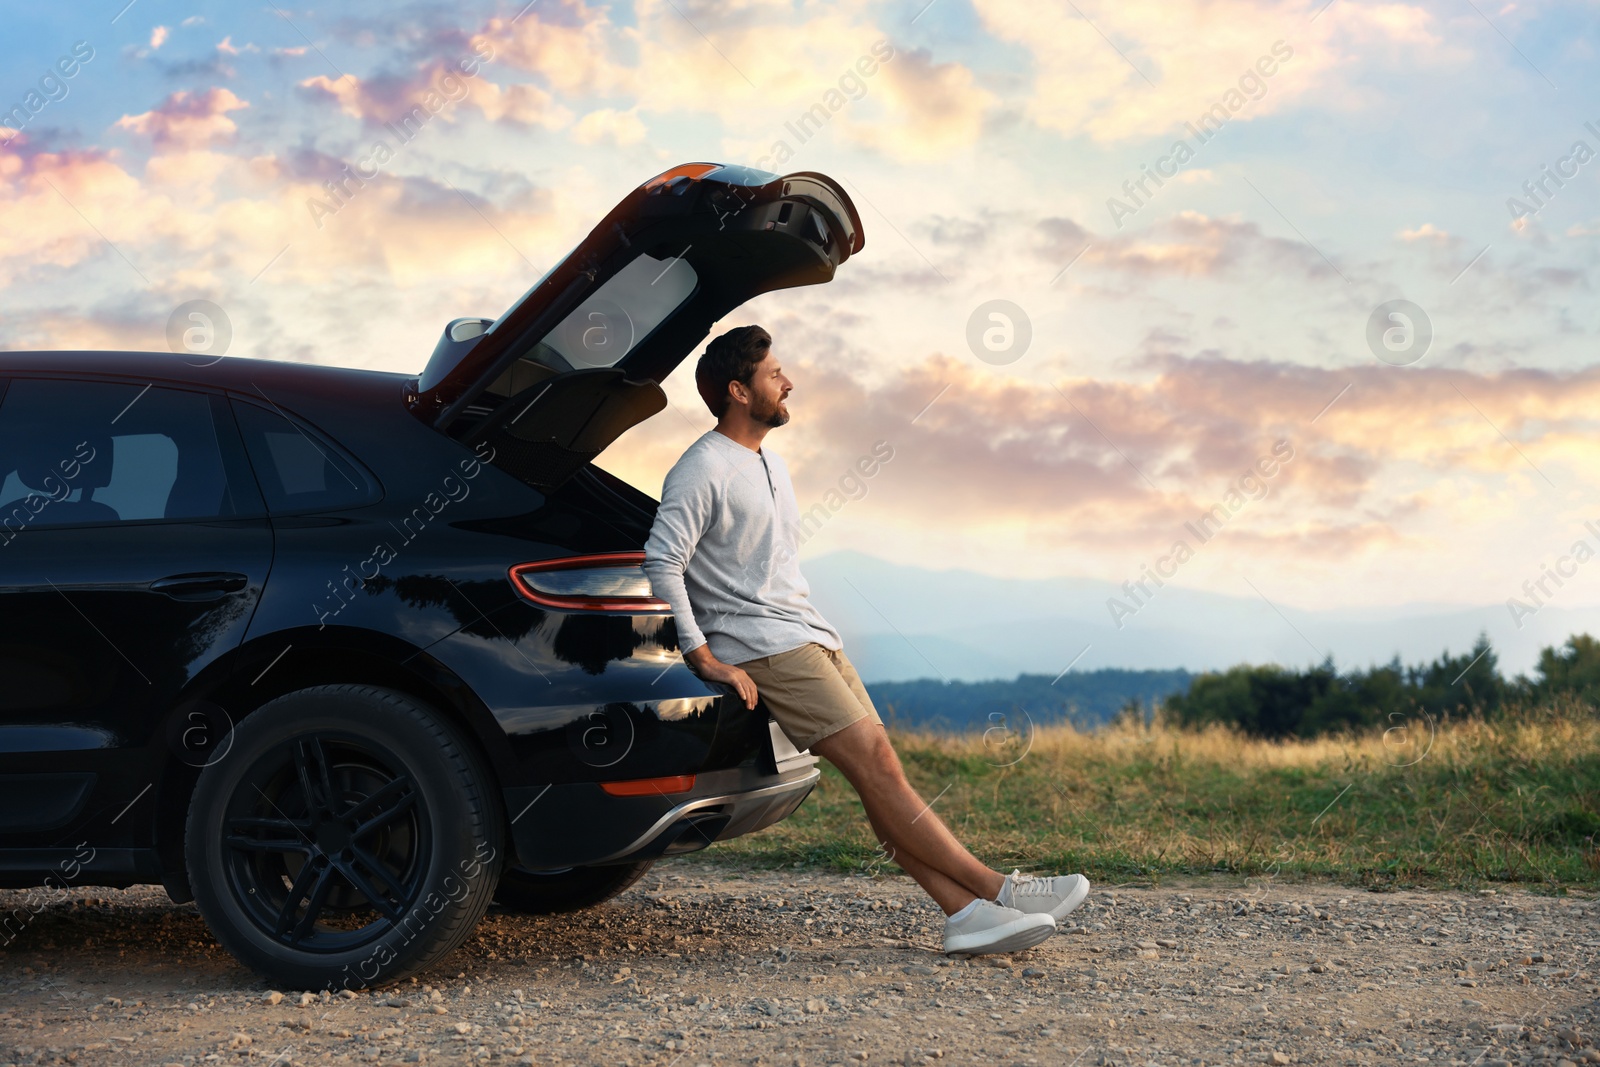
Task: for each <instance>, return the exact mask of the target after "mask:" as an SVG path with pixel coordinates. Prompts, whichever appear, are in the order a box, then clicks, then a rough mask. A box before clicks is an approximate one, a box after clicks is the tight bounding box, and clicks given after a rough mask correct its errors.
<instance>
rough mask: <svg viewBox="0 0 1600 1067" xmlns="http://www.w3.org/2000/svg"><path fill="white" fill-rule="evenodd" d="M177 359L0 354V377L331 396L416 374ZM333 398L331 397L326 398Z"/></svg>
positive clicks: (385, 388)
mask: <svg viewBox="0 0 1600 1067" xmlns="http://www.w3.org/2000/svg"><path fill="white" fill-rule="evenodd" d="M210 359H211V357H207V356H180V355H177V354H175V353H172V352H99V351H76V352H0V376H4V375H7V374H30V375H32V374H61V375H65V376H69V377H73V376H78V375H83V376H92V377H101V376H107V377H132V378H144V379H147V380H149V381H152V382H154V381H162V382H169V383H173V384H179V385H197V386H206V387H210V388H213V389H219V388H220V389H231V390H234V391H236V392H241V393H254V392H257V391H258V390H259V389H261V388H263V387H265V386H266V385H268V384H270V385H272V386H275V387H277V388H280V389H289V390H291V391H293V392H296V393H308V394H312V395H320V396H324V397H330V394H333V395H335V396H337V395H345V396H348V395H351V394H353V393H362V394H370V393H372V392H379V393H384V394H388V395H396V394H398V392H399V391H400V390H401V389H402V388H403V386H404V384H405V383H406V382H407V381H409V380H411V379H412V378H414V377H415V376H414V375H409V374H402V373H399V372H394V371H379V370H367V369H364V368H360V367H333V366H325V365H322V364H315V363H293V362H290V361H288V360H277V359H251V358H247V357H244V356H224V357H222V358H220V359H217V360H216V361H215V362H208V361H209V360H210ZM330 398H331V397H330Z"/></svg>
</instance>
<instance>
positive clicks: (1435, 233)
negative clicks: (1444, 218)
mask: <svg viewBox="0 0 1600 1067" xmlns="http://www.w3.org/2000/svg"><path fill="white" fill-rule="evenodd" d="M1400 240H1402V241H1406V242H1412V241H1432V242H1436V243H1439V244H1449V243H1451V242H1453V241H1455V240H1457V238H1455V237H1453V236H1451V235H1450V234H1449V233H1448V232H1447V231H1445V230H1441V229H1438V228H1437V227H1435V226H1434V224H1433V223H1431V222H1424V223H1423V224H1422V225H1421V226H1418V227H1417V228H1416V229H1414V230H1401V231H1400Z"/></svg>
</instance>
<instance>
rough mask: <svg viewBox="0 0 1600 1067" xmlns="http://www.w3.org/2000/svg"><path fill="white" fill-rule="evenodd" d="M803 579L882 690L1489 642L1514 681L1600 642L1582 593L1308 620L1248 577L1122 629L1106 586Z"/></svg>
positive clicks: (1348, 662)
mask: <svg viewBox="0 0 1600 1067" xmlns="http://www.w3.org/2000/svg"><path fill="white" fill-rule="evenodd" d="M802 567H803V568H804V571H805V575H806V578H807V580H808V581H809V582H810V584H811V599H812V600H813V602H815V603H816V605H817V607H818V608H820V609H821V610H822V615H823V617H824V618H826V619H827V620H828V621H829V622H830V623H832V624H833V625H834V626H835V627H837V628H838V630H839V633H840V634H841V635H842V636H843V637H844V645H845V651H846V652H847V653H848V654H849V656H850V659H851V662H853V663H854V664H855V666H856V670H858V671H860V672H861V677H862V678H863V679H864V680H866V681H867V682H868V684H869V685H870V684H871V683H873V682H880V683H881V682H890V681H894V682H899V681H907V680H911V679H919V678H937V679H946V680H951V681H955V680H961V681H968V682H971V681H977V680H980V679H985V678H1002V679H1010V678H1016V677H1017V675H1019V674H1028V673H1041V672H1042V673H1044V674H1045V676H1046V677H1045V681H1046V682H1048V681H1049V680H1050V679H1052V678H1054V677H1055V676H1056V675H1057V674H1058V673H1060V671H1061V670H1062V669H1063V668H1065V667H1066V666H1067V665H1068V664H1069V663H1071V664H1075V666H1074V667H1073V669H1072V674H1079V673H1080V672H1083V673H1085V674H1086V673H1088V672H1091V671H1095V670H1097V669H1100V668H1106V667H1114V668H1122V669H1125V670H1130V671H1138V670H1155V671H1161V670H1168V669H1171V668H1180V667H1181V668H1183V669H1185V670H1188V671H1193V672H1199V671H1206V670H1225V669H1227V668H1228V667H1232V666H1234V665H1235V664H1241V663H1251V664H1265V663H1277V664H1281V665H1283V666H1285V667H1291V668H1298V667H1306V666H1310V665H1313V664H1316V663H1319V662H1320V661H1321V660H1322V658H1323V657H1324V656H1326V655H1332V656H1333V658H1334V662H1335V663H1336V665H1337V666H1338V667H1339V669H1340V670H1346V669H1349V668H1351V667H1362V666H1371V665H1375V664H1383V663H1387V662H1389V660H1390V659H1392V658H1393V657H1394V656H1396V655H1398V656H1400V657H1401V659H1402V660H1403V661H1404V662H1407V663H1416V662H1424V663H1426V662H1429V661H1431V660H1433V659H1434V657H1436V656H1438V655H1439V654H1440V653H1442V652H1446V651H1448V652H1450V653H1452V654H1456V653H1460V652H1462V651H1464V650H1465V649H1468V648H1471V647H1472V645H1473V643H1474V642H1475V641H1476V640H1477V637H1478V634H1479V633H1484V632H1486V633H1487V634H1488V635H1489V639H1490V641H1492V642H1493V644H1494V649H1495V653H1496V654H1497V655H1498V656H1499V657H1500V669H1501V670H1502V671H1503V672H1504V673H1505V674H1506V675H1507V676H1512V675H1516V674H1518V673H1523V672H1528V671H1531V670H1533V668H1534V665H1535V663H1536V662H1537V660H1538V657H1539V651H1540V649H1542V648H1545V647H1547V646H1560V645H1561V644H1563V643H1564V642H1565V641H1566V640H1567V638H1568V637H1569V636H1571V635H1572V634H1577V633H1590V634H1600V607H1596V606H1587V605H1584V604H1583V603H1581V602H1579V601H1578V599H1577V596H1576V594H1574V595H1573V599H1572V602H1571V603H1570V604H1569V603H1568V602H1566V601H1563V602H1562V603H1561V604H1547V605H1545V606H1544V607H1543V608H1541V609H1540V611H1539V613H1538V614H1537V615H1536V616H1534V617H1532V618H1524V619H1522V620H1521V622H1522V626H1521V627H1520V628H1519V627H1518V626H1517V625H1516V623H1515V622H1514V621H1513V620H1512V618H1511V615H1510V613H1509V612H1508V611H1507V610H1506V607H1505V605H1504V604H1481V605H1470V604H1447V603H1429V604H1415V603H1411V604H1394V605H1387V606H1382V605H1374V606H1371V607H1365V608H1338V609H1329V610H1320V611H1305V610H1301V609H1298V608H1295V607H1293V606H1291V605H1290V604H1288V603H1284V602H1278V603H1276V604H1270V603H1268V602H1267V601H1265V600H1263V599H1262V597H1261V596H1260V595H1259V594H1258V593H1256V592H1255V591H1254V590H1252V589H1251V588H1250V587H1249V586H1248V585H1246V584H1245V582H1244V581H1243V579H1242V578H1241V579H1240V582H1239V590H1238V595H1227V594H1224V593H1217V592H1209V591H1205V590H1199V589H1189V588H1185V587H1183V586H1181V585H1179V584H1177V583H1176V582H1168V583H1167V585H1166V587H1165V588H1163V589H1161V590H1160V592H1159V594H1158V595H1157V596H1156V597H1155V599H1154V600H1153V601H1152V602H1151V603H1150V604H1148V605H1147V606H1145V607H1144V608H1143V609H1142V610H1140V611H1139V613H1138V614H1137V615H1136V616H1134V617H1132V618H1126V619H1124V620H1122V621H1123V622H1124V625H1123V627H1122V628H1121V629H1119V628H1117V626H1116V625H1115V624H1114V623H1113V621H1112V619H1111V615H1110V613H1109V611H1108V609H1107V608H1106V601H1107V600H1108V599H1110V598H1112V597H1118V598H1123V599H1126V598H1127V593H1126V592H1124V591H1123V590H1122V588H1121V587H1120V586H1117V585H1114V584H1113V583H1112V582H1110V581H1102V580H1100V579H1094V578H1041V577H1017V578H995V577H991V576H989V575H985V574H979V573H977V572H974V571H970V570H963V569H960V568H952V569H949V570H930V569H926V568H922V567H915V566H910V565H907V564H904V563H895V562H891V561H889V560H885V559H880V558H877V557H875V556H869V555H866V554H865V553H861V552H854V551H836V552H829V553H826V554H823V555H820V556H817V557H815V558H814V559H808V560H805V561H804V562H803V563H802ZM1118 577H1121V576H1120V575H1119V576H1118ZM1329 580H1330V581H1336V580H1337V579H1336V578H1332V577H1330V579H1329ZM1269 595H1270V591H1269ZM1563 595H1565V594H1563ZM1072 674H1069V675H1067V676H1066V677H1064V678H1062V679H1061V681H1060V682H1059V683H1058V684H1057V685H1056V687H1055V688H1056V689H1057V690H1060V688H1061V686H1063V685H1066V684H1067V679H1068V678H1071V677H1072ZM1005 684H1011V683H1005Z"/></svg>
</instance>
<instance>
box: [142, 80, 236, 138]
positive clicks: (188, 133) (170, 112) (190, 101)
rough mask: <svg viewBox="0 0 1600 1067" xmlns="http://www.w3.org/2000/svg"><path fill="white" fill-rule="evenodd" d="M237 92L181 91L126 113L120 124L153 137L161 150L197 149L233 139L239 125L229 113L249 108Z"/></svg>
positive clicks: (222, 90)
mask: <svg viewBox="0 0 1600 1067" xmlns="http://www.w3.org/2000/svg"><path fill="white" fill-rule="evenodd" d="M249 106H250V105H249V103H247V102H246V101H244V100H240V99H239V98H238V97H237V96H235V95H234V94H233V91H232V90H230V89H225V88H220V87H216V88H211V89H207V90H206V91H204V92H201V93H190V92H188V91H187V90H179V91H178V92H175V93H173V94H172V95H171V96H168V97H167V98H166V99H165V100H163V101H162V102H161V104H160V105H159V106H158V107H155V108H153V109H151V110H150V111H146V112H144V113H143V114H141V115H124V116H122V118H120V119H118V120H117V122H116V125H117V126H118V127H119V128H121V129H125V130H132V131H133V132H135V133H138V134H143V135H144V136H147V137H149V138H150V140H151V141H152V143H153V144H154V145H155V147H156V148H157V149H160V150H165V149H169V148H194V147H197V146H199V145H204V144H210V143H214V142H217V141H225V140H229V139H231V138H232V137H233V136H234V135H235V134H236V133H238V132H239V127H238V126H237V125H236V124H235V123H234V121H233V120H232V119H230V118H229V117H228V112H230V111H238V110H240V109H241V108H247V107H249Z"/></svg>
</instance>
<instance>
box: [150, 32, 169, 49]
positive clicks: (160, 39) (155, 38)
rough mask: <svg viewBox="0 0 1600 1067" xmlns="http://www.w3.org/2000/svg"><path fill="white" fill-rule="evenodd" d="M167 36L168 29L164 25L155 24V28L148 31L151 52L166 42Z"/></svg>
mask: <svg viewBox="0 0 1600 1067" xmlns="http://www.w3.org/2000/svg"><path fill="white" fill-rule="evenodd" d="M167 36H168V30H167V28H166V27H165V26H157V27H156V28H155V29H153V30H151V31H150V50H151V51H152V52H153V51H155V50H156V49H157V48H160V47H161V46H162V45H164V44H166V43H167Z"/></svg>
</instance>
